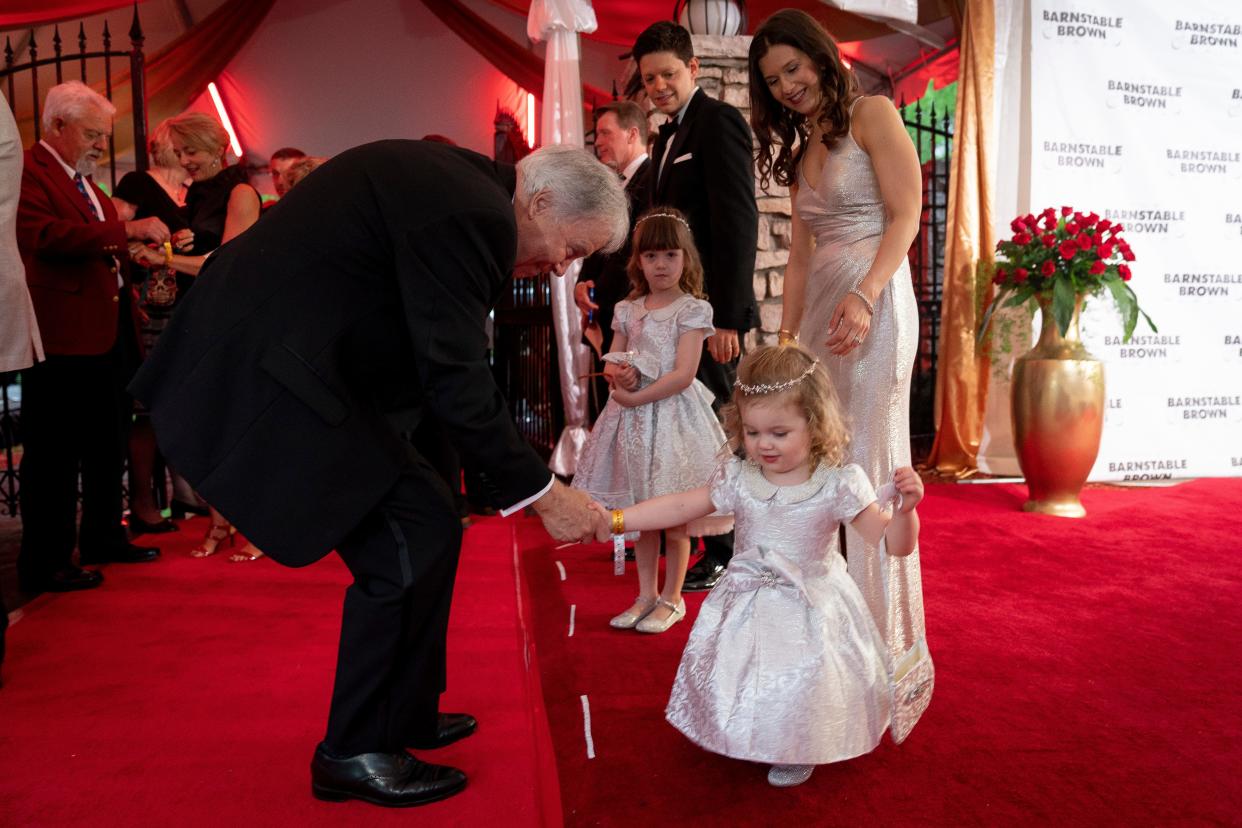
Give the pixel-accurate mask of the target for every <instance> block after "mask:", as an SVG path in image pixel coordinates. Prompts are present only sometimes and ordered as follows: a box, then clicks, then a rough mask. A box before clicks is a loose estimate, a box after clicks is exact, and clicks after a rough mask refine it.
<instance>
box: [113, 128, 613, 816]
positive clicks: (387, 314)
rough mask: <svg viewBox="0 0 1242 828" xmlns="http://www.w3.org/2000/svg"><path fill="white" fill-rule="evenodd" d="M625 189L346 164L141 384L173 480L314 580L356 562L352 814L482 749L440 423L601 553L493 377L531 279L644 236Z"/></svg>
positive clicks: (330, 764) (382, 163) (411, 794)
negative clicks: (434, 441) (490, 353)
mask: <svg viewBox="0 0 1242 828" xmlns="http://www.w3.org/2000/svg"><path fill="white" fill-rule="evenodd" d="M628 226H629V225H628V215H627V208H626V204H625V194H624V192H623V191H622V189H621V186H620V182H618V181H617V177H616V175H615V174H614V173H613V172H612V171H611V170H609V169H608V168H606V167H604V166H603V165H602V164H600V163H599V162H598V161H596V160H595V159H594V158H592V157H591V156H590V155H589V154H588V153H587V152H585V151H583V150H581V149H574V148H569V147H549V148H545V149H543V150H540V151H539V152H536V153H533V154H532V155H530V156H528V157H527V158H525V159H523V160H522V162H521V163H520V164H519V165H518V166H517V168H516V170H514V168H512V167H508V166H505V165H501V164H497V163H495V162H493V161H490V160H488V159H486V158H484V157H483V156H480V155H477V154H475V153H472V152H470V151H468V150H463V149H459V148H456V147H450V146H446V145H443V144H438V143H432V142H427V141H381V142H377V143H373V144H367V145H364V146H361V147H357V148H355V149H352V150H349V151H347V152H343V153H341V154H340V155H337V156H336V157H335V158H333V159H332V160H330V161H328V162H327V163H326V164H324V165H323V166H322V167H320V168H319V169H318V170H316V172H315V174H314V175H313V176H309V177H307V178H306V179H305V180H304V181H303V182H302V183H300V184H299V185H298V186H297V187H296V188H294V189H293V190H291V191H290V192H289V194H288V195H286V196H285V197H284V198H283V199H281V201H280V203H279V204H277V205H276V206H275V207H273V208H272V210H271V211H270V212H269V213H268V214H267V215H266V216H265V217H264V218H263V221H261V222H259V223H258V224H256V225H255V226H254V227H252V228H251V229H249V230H247V231H246V232H245V233H243V234H241V235H240V236H238V237H237V238H236V239H234V240H233V241H231V242H229V243H228V244H225V245H223V246H222V247H220V248H219V249H218V250H217V251H216V252H215V253H214V254H213V255H212V256H211V258H210V259H208V261H207V264H206V267H205V268H204V269H203V272H202V274H201V275H200V276H199V277H198V280H197V282H196V284H195V287H194V290H193V291H192V292H191V293H190V294H189V295H188V296H187V297H186V299H185V300H184V301H183V302H182V303H181V305H180V306H179V307H178V309H177V312H176V314H175V315H174V316H173V319H172V320H171V322H170V323H169V326H168V328H167V330H166V331H165V332H164V334H163V336H161V337H160V341H159V344H158V346H157V347H156V348H155V350H154V352H153V353H152V355H151V356H150V357H149V358H148V359H147V361H146V363H145V364H144V366H143V368H142V370H141V372H140V373H139V374H138V376H137V378H136V379H135V381H134V383H133V386H132V387H133V390H134V393H135V394H136V395H137V396H138V397H139V398H140V399H142V400H144V401H145V402H146V403H147V405H148V406H149V408H150V410H151V415H152V418H153V421H154V424H155V432H156V434H157V435H159V441H160V448H161V449H162V451H163V452H164V455H165V456H166V457H167V458H168V459H169V461H170V462H171V463H173V464H175V465H176V467H177V469H178V470H179V471H180V472H181V473H182V474H183V475H185V477H186V478H187V479H188V480H189V481H190V482H191V483H192V484H193V485H194V488H195V489H196V490H197V491H198V492H200V493H201V494H202V495H203V496H204V497H206V498H207V500H208V501H209V502H211V503H212V504H213V505H214V506H216V507H217V508H218V509H219V510H220V511H221V512H222V513H223V514H224V515H225V516H226V517H228V519H229V520H230V521H232V522H233V523H234V524H235V525H236V526H237V527H238V528H239V529H240V530H241V531H242V532H243V533H245V535H246V536H247V538H249V539H250V540H252V541H254V542H255V544H256V545H258V546H259V547H260V548H261V549H263V550H264V551H266V552H267V554H268V555H270V556H271V557H272V558H274V559H276V560H277V561H279V562H280V563H283V564H287V565H290V566H303V565H306V564H309V563H312V562H313V561H316V560H318V559H319V558H321V557H323V556H324V555H326V554H327V553H328V552H329V551H330V550H332V549H335V550H336V551H337V553H338V554H339V555H340V556H341V558H342V559H343V560H344V561H345V564H346V565H347V566H348V567H349V570H350V572H351V573H352V574H353V577H354V582H353V584H352V585H351V586H350V587H349V588H348V589H347V590H346V592H345V606H344V613H343V618H342V623H341V642H340V653H339V658H338V662H337V669H336V683H335V687H334V689H333V694H332V703H331V707H330V710H329V715H328V727H327V733H326V735H325V737H324V740H323V742H322V743H321V744H320V745H319V746H318V748H317V749H316V750H315V754H314V759H313V761H312V763H311V780H312V790H313V792H314V794H315V795H316V796H318V797H319V798H321V799H328V800H344V799H349V798H357V799H362V800H365V801H368V802H374V803H376V804H380V805H417V804H421V803H423V802H429V801H432V800H436V799H442V798H444V797H446V796H450V795H452V794H454V793H456V792H457V791H459V790H461V789H462V788H463V787H464V786H465V784H466V776H465V774H463V773H462V772H461V771H459V770H457V769H455V768H449V767H444V766H439V765H432V764H427V763H423V762H420V761H419V760H417V759H415V758H414V757H413V756H411V755H410V754H409V753H407V752H406V751H405V748H407V747H415V748H422V749H431V748H436V747H440V746H442V745H445V744H448V743H450V742H452V741H455V740H457V739H459V738H462V737H464V736H467V735H469V734H470V733H472V732H473V731H474V728H475V721H474V719H473V718H471V717H470V716H467V715H465V714H440V713H439V711H438V701H439V695H440V693H442V692H443V690H444V688H445V634H446V632H447V626H448V616H449V602H450V599H451V596H452V588H453V578H454V575H455V571H456V566H457V557H458V553H459V551H460V545H461V532H462V530H461V523H460V521H459V520H458V517H457V514H456V512H455V510H454V507H453V502H452V498H451V496H450V493H449V491H448V488H447V487H446V486H445V484H444V481H443V480H442V479H441V478H440V477H439V476H438V475H437V474H436V473H435V471H434V470H433V469H432V468H431V467H430V466H429V465H428V463H427V462H426V461H425V460H424V459H423V458H422V457H420V456H419V455H418V454H417V453H416V452H415V451H414V449H413V448H412V447H411V446H410V445H409V444H408V443H407V442H406V441H404V440H402V439H401V434H402V433H404V432H407V431H409V430H411V429H412V428H413V427H414V426H415V425H416V424H417V422H418V420H419V418H420V416H421V415H422V412H423V411H426V412H427V413H428V415H430V416H434V417H436V418H437V419H438V420H439V421H440V423H441V424H442V425H443V426H444V427H445V429H446V430H447V432H448V433H449V434H450V436H451V437H452V439H453V440H454V442H455V443H456V444H457V447H458V449H459V450H460V451H461V452H462V454H463V455H465V457H466V458H467V460H469V461H472V462H474V463H475V464H476V465H478V466H479V467H481V468H485V469H487V471H488V476H489V478H490V479H491V480H492V481H493V483H494V484H495V485H496V487H497V489H498V490H499V493H500V495H501V497H502V498H503V500H504V502H505V503H506V504H507V505H508V508H507V509H506V510H505V513H506V514H507V513H510V512H513V511H515V510H518V509H520V508H522V507H523V506H525V505H527V504H532V505H533V507H534V509H535V511H536V512H537V513H538V514H539V515H540V517H541V518H542V519H543V522H544V525H545V526H546V527H547V529H548V530H549V532H551V534H552V535H553V536H554V537H556V538H557V539H558V540H579V539H583V538H586V537H590V536H593V531H592V530H593V528H594V523H595V521H594V518H593V516H592V514H591V513H590V512H589V510H588V508H587V506H588V503H587V500H586V497H585V496H584V495H582V494H581V493H580V492H577V491H574V490H571V489H569V488H568V487H566V486H564V485H563V484H562V483H560V482H559V481H557V480H556V479H555V478H554V477H553V476H552V474H551V472H549V471H548V468H547V466H546V465H545V464H544V463H543V461H541V460H540V459H539V457H538V455H536V454H535V452H534V451H533V450H532V449H531V448H530V447H529V446H528V445H527V444H526V442H525V441H524V440H523V439H522V438H521V436H520V435H519V434H518V432H517V429H516V427H515V426H514V424H513V421H512V419H511V417H510V415H509V412H508V409H507V406H506V404H505V400H504V398H503V397H502V396H501V394H500V391H499V390H498V389H497V388H496V385H495V382H494V381H493V380H492V375H491V371H490V369H489V367H488V364H487V360H486V353H487V334H486V331H485V328H484V324H485V321H486V318H487V315H488V313H489V311H490V309H491V308H492V306H493V305H494V304H495V302H496V300H497V299H498V297H499V296H500V294H501V292H502V290H503V288H504V286H505V283H506V282H507V281H508V279H509V277H510V274H512V275H514V276H531V275H535V274H537V273H541V272H547V271H552V272H554V273H555V274H556V275H558V276H559V275H561V274H562V273H563V272H564V270H565V268H566V267H567V266H568V265H569V263H570V262H571V261H572V260H573V259H576V258H580V257H583V256H588V255H590V254H592V253H594V252H595V251H597V250H600V249H615V248H616V247H618V246H619V245H620V244H621V242H622V240H623V239H624V236H625V232H626V229H627V227H628Z"/></svg>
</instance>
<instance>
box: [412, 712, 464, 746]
mask: <svg viewBox="0 0 1242 828" xmlns="http://www.w3.org/2000/svg"><path fill="white" fill-rule="evenodd" d="M478 728H479V723H478V721H477V720H476V719H475V718H474V716H471V715H470V714H469V713H441V714H440V718H439V721H438V722H436V735H435V738H433V739H421V740H419V741H415V742H411V743H410V747H412V748H414V749H415V750H435V749H436V748H442V747H444V746H445V745H451V744H453V742H456V741H459V740H461V739H464V738H466V737H467V736H469V735H470V734H471V733H474V732H475V731H476V730H478Z"/></svg>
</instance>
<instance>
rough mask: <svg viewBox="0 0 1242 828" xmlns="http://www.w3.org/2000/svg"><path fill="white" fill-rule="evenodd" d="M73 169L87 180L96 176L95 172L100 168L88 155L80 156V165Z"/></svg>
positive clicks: (74, 166)
mask: <svg viewBox="0 0 1242 828" xmlns="http://www.w3.org/2000/svg"><path fill="white" fill-rule="evenodd" d="M73 168H74V170H76V171H77V172H78V173H79V174H80V175H81V176H82V177H83V178H86V177H88V176H92V175H94V174H95V170H96V169H98V168H99V162H98V161H96V160H95V159H94V158H90V157H88V156H86V155H80V156H78V163H76V164H74V165H73Z"/></svg>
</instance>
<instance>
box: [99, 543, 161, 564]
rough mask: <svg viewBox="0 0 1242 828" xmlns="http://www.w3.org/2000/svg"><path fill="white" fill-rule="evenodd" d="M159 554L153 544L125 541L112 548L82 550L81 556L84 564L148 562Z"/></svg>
mask: <svg viewBox="0 0 1242 828" xmlns="http://www.w3.org/2000/svg"><path fill="white" fill-rule="evenodd" d="M159 556H160V550H159V549H158V548H156V547H154V546H138V545H136V544H132V543H126V544H123V545H121V546H116V547H113V548H112V549H105V550H102V551H94V550H92V551H90V552H83V553H82V555H81V558H82V563H84V564H105V563H150V562H151V561H153V560H155V559H156V558H158V557H159Z"/></svg>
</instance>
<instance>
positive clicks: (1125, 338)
mask: <svg viewBox="0 0 1242 828" xmlns="http://www.w3.org/2000/svg"><path fill="white" fill-rule="evenodd" d="M1104 284H1106V285H1108V290H1109V292H1110V293H1111V294H1112V295H1113V301H1114V302H1116V303H1117V310H1118V311H1120V312H1121V325H1122V338H1121V341H1122V342H1129V341H1130V336H1131V334H1133V333H1134V326H1135V325H1136V324H1137V323H1138V297H1137V296H1135V295H1134V291H1133V290H1131V289H1130V286H1129V285H1127V284H1126V283H1125V282H1123V281H1121V279H1116V278H1112V279H1105V280H1104Z"/></svg>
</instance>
